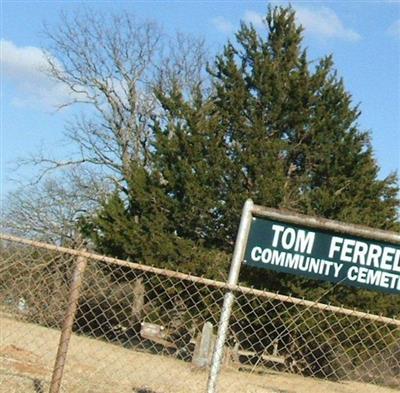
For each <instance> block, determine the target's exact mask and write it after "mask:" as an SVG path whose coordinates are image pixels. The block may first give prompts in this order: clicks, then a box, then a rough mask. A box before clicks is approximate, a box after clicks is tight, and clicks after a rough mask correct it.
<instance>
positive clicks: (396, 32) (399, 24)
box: [387, 19, 400, 38]
mask: <svg viewBox="0 0 400 393" xmlns="http://www.w3.org/2000/svg"><path fill="white" fill-rule="evenodd" d="M387 33H388V34H389V35H391V36H392V37H395V38H400V19H397V20H396V21H395V22H393V23H392V24H391V25H390V26H389V28H388V29H387Z"/></svg>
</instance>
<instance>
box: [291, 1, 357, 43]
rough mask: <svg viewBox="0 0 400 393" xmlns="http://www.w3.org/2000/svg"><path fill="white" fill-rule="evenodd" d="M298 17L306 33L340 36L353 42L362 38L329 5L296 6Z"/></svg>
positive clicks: (330, 36) (322, 36) (332, 36)
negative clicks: (311, 7) (344, 23)
mask: <svg viewBox="0 0 400 393" xmlns="http://www.w3.org/2000/svg"><path fill="white" fill-rule="evenodd" d="M296 19H297V21H298V22H299V23H301V24H302V25H303V27H304V28H305V31H306V33H310V34H313V35H317V36H319V37H321V38H339V39H343V40H346V41H352V42H355V41H358V40H360V39H361V36H360V34H358V33H357V32H356V31H354V30H352V29H350V28H347V27H345V26H344V25H343V22H342V21H341V20H340V19H339V17H338V16H337V15H336V14H335V12H334V11H333V10H332V9H330V8H328V7H319V8H315V9H310V8H305V7H296Z"/></svg>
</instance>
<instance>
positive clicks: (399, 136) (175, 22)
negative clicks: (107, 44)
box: [0, 0, 400, 195]
mask: <svg viewBox="0 0 400 393" xmlns="http://www.w3.org/2000/svg"><path fill="white" fill-rule="evenodd" d="M276 3H277V2H275V4H276ZM267 4H268V3H267V2H265V1H167V0H166V1H125V2H122V1H113V2H109V1H86V2H78V1H5V0H3V1H2V2H1V25H2V28H1V37H0V38H1V77H2V80H1V94H2V105H1V145H2V149H1V167H2V195H4V194H5V193H6V192H7V191H9V190H12V189H13V188H14V187H15V185H14V183H12V182H11V181H10V180H9V177H10V176H11V177H13V165H12V163H13V162H14V163H15V162H16V161H18V159H19V158H20V157H23V156H27V155H29V154H31V153H34V152H35V151H37V150H38V149H39V147H40V146H43V148H44V149H48V150H49V151H52V152H54V153H56V154H58V155H59V156H60V157H61V156H62V155H64V154H65V153H66V152H67V151H68V149H69V147H68V146H66V144H65V141H64V140H63V134H62V133H63V127H64V124H65V123H66V122H67V121H68V119H69V118H70V117H71V115H72V114H73V113H72V110H64V111H58V112H56V111H55V110H54V105H56V104H58V103H60V102H62V101H63V99H65V90H64V89H63V87H62V86H57V85H54V84H52V83H51V82H50V81H49V80H48V79H47V78H46V77H45V76H44V75H43V74H41V73H40V71H39V68H40V67H41V65H42V64H43V58H42V56H41V52H40V48H41V47H42V45H43V37H42V36H41V34H40V32H41V30H42V24H43V22H47V23H49V24H50V25H57V23H58V21H59V14H60V12H61V11H66V12H68V11H72V10H75V9H79V8H81V7H82V6H83V5H85V6H86V7H87V8H89V9H91V8H93V9H96V10H103V11H107V12H112V11H113V10H115V11H119V10H129V11H132V12H134V13H135V14H136V15H137V16H138V17H139V18H143V19H153V20H155V21H157V22H158V23H159V24H161V25H162V26H163V28H164V30H165V31H166V32H169V33H173V32H174V31H176V30H178V31H182V32H187V33H192V34H195V35H197V36H203V37H204V38H205V40H206V42H207V43H208V46H209V47H210V48H211V51H213V52H216V51H218V50H219V49H221V48H222V46H223V44H224V43H225V42H226V40H227V39H228V38H233V34H234V32H235V30H237V28H238V26H239V23H240V20H245V21H250V22H252V23H253V24H254V25H255V26H259V25H261V18H262V16H263V15H265V12H266V9H267ZM281 4H285V3H283V2H282V3H281ZM292 5H293V6H294V8H295V9H296V10H297V15H298V20H299V22H301V23H302V24H303V25H304V27H305V29H306V30H305V45H306V46H307V47H308V49H309V55H310V57H311V58H318V57H321V56H323V55H325V54H328V53H332V54H333V56H334V61H335V65H336V68H337V70H338V73H339V75H340V76H342V77H343V78H344V82H345V86H346V88H347V90H348V91H350V92H351V94H352V95H353V100H354V103H360V108H361V110H362V116H361V118H360V122H359V123H360V127H361V129H363V130H370V131H371V135H372V144H373V147H374V151H375V155H376V159H377V161H378V164H379V166H380V167H381V172H380V176H381V177H384V176H386V175H387V174H389V173H390V172H391V171H398V172H399V171H400V2H396V1H386V2H385V1H379V2H373V1H331V2H328V1H325V2H316V1H313V2H310V1H301V2H300V1H298V2H296V1H294V2H292ZM21 173H23V174H24V175H25V177H29V176H32V174H33V171H31V170H30V169H29V168H25V169H24V170H23V171H22V172H21Z"/></svg>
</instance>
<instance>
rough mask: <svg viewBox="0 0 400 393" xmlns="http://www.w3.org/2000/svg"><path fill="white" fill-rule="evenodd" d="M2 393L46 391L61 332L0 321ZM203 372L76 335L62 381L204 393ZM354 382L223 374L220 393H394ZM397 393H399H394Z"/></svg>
mask: <svg viewBox="0 0 400 393" xmlns="http://www.w3.org/2000/svg"><path fill="white" fill-rule="evenodd" d="M0 329H1V343H0V381H1V385H0V392H1V393H11V392H18V393H20V392H27V393H28V392H34V393H44V392H47V391H48V386H49V381H50V378H51V369H52V365H53V362H54V357H55V353H56V348H57V343H58V339H59V332H58V331H56V330H52V329H47V328H44V327H41V326H37V325H33V324H28V323H24V322H17V321H15V320H13V319H10V318H7V317H5V316H3V317H1V318H0ZM206 382H207V373H206V372H205V371H198V370H194V369H193V368H192V367H191V365H190V363H186V362H183V361H180V360H177V359H173V358H170V357H163V356H156V355H151V354H148V353H141V352H137V351H133V350H129V349H126V348H121V347H119V346H116V345H113V344H110V343H106V342H102V341H99V340H94V339H90V338H86V337H80V336H76V335H74V336H73V337H72V340H71V345H70V351H69V355H68V361H67V365H66V369H65V378H64V381H63V388H62V391H63V392H68V393H78V392H79V393H83V392H86V393H103V392H104V393H127V392H130V393H134V392H137V393H186V392H190V393H203V392H205V386H206ZM394 391H395V390H393V389H389V388H383V387H377V386H374V385H368V384H360V383H355V382H346V383H334V382H329V381H322V380H316V379H312V378H303V377H301V376H298V375H292V374H285V373H276V372H271V373H267V374H264V375H254V374H253V375H251V374H248V373H244V372H239V371H234V370H223V372H222V375H221V377H220V381H219V393H225V392H229V393H236V392H238V393H240V392H243V393H312V392H315V393H360V392H362V393H393V392H394ZM397 391H398V390H397Z"/></svg>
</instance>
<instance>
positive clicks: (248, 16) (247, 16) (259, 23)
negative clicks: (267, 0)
mask: <svg viewBox="0 0 400 393" xmlns="http://www.w3.org/2000/svg"><path fill="white" fill-rule="evenodd" d="M243 20H244V21H245V22H246V23H252V24H253V25H254V27H256V28H261V27H264V19H263V17H262V15H260V14H259V13H258V12H255V11H250V10H247V11H246V12H245V13H244V17H243Z"/></svg>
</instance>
